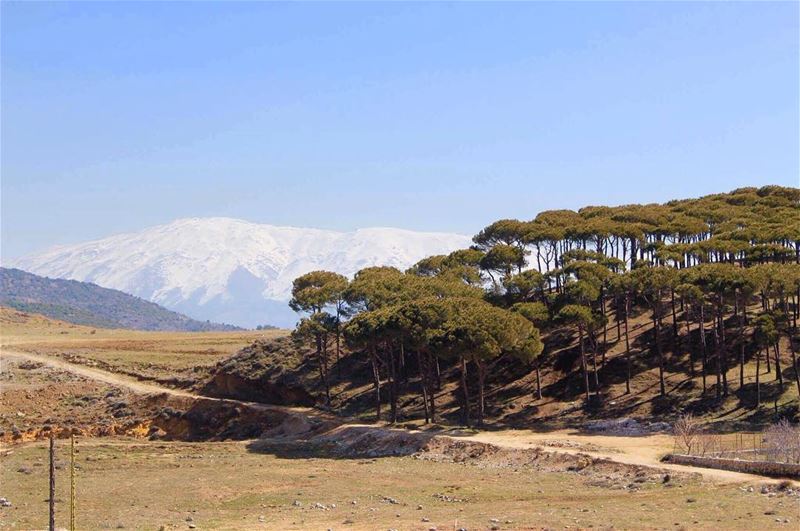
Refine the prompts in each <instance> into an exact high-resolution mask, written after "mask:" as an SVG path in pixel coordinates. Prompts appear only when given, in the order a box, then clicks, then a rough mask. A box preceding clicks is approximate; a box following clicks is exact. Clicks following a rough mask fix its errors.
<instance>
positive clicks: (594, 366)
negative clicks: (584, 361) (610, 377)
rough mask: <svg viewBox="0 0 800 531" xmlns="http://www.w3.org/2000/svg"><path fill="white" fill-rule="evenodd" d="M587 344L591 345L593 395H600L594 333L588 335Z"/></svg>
mask: <svg viewBox="0 0 800 531" xmlns="http://www.w3.org/2000/svg"><path fill="white" fill-rule="evenodd" d="M589 342H590V343H591V345H592V373H593V374H594V394H595V395H598V396H599V394H600V378H599V377H598V375H597V338H596V337H595V335H594V332H590V333H589Z"/></svg>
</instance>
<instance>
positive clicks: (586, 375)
mask: <svg viewBox="0 0 800 531" xmlns="http://www.w3.org/2000/svg"><path fill="white" fill-rule="evenodd" d="M578 342H579V343H580V348H581V370H582V371H583V387H584V390H585V391H586V401H587V402H589V368H588V367H587V366H586V351H585V349H584V347H583V327H582V326H579V327H578Z"/></svg>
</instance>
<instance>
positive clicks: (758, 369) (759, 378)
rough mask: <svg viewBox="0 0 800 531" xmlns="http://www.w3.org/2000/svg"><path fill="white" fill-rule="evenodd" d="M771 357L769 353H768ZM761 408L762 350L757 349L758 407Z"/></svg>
mask: <svg viewBox="0 0 800 531" xmlns="http://www.w3.org/2000/svg"><path fill="white" fill-rule="evenodd" d="M767 357H769V351H767ZM760 406H761V348H760V347H759V348H757V349H756V407H760Z"/></svg>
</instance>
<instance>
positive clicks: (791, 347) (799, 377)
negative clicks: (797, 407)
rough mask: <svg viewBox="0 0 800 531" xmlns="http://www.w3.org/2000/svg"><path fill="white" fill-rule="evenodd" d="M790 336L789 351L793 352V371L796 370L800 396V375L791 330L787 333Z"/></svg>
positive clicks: (795, 374)
mask: <svg viewBox="0 0 800 531" xmlns="http://www.w3.org/2000/svg"><path fill="white" fill-rule="evenodd" d="M787 335H788V336H789V350H790V351H791V352H792V369H793V370H794V381H795V384H797V392H798V394H800V373H798V371H797V369H798V367H797V353H796V352H795V350H794V342H793V341H792V339H793V338H792V331H791V330H789V331H788V332H787Z"/></svg>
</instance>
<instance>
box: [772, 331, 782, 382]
mask: <svg viewBox="0 0 800 531" xmlns="http://www.w3.org/2000/svg"><path fill="white" fill-rule="evenodd" d="M772 350H773V352H775V379H776V380H778V382H779V383H780V385H781V388H782V387H783V373H782V372H781V348H780V346H779V345H778V342H777V341H775V344H774V345H773V347H772Z"/></svg>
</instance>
